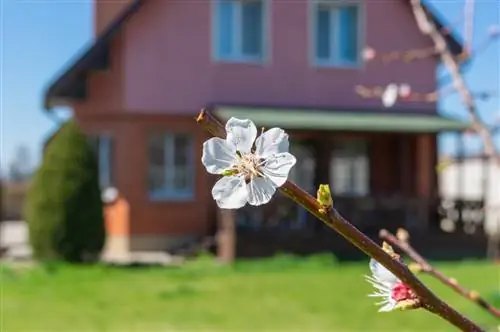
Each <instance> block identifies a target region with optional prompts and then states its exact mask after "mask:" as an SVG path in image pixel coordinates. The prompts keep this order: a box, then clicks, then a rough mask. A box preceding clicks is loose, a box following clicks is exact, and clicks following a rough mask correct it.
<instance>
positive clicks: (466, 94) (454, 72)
mask: <svg viewBox="0 0 500 332" xmlns="http://www.w3.org/2000/svg"><path fill="white" fill-rule="evenodd" d="M411 4H412V9H413V14H414V16H415V20H416V21H417V24H418V26H419V28H420V30H421V32H422V33H423V34H425V35H427V36H429V37H430V38H431V39H432V41H433V42H434V46H435V47H436V51H437V52H438V53H439V55H440V57H441V60H442V62H443V64H444V65H445V66H446V68H447V69H448V71H449V72H450V75H451V76H452V78H453V85H454V86H455V88H456V89H457V91H458V92H459V93H460V95H461V96H462V100H463V103H464V104H465V107H466V108H467V111H468V113H469V118H470V120H471V122H472V126H471V127H472V128H473V129H474V131H476V132H477V133H478V134H479V136H480V137H481V139H482V141H483V143H484V151H485V154H486V155H488V156H495V144H494V142H493V138H492V137H491V134H490V132H489V130H488V128H487V127H486V126H485V125H484V124H483V123H482V122H481V120H480V119H479V116H478V113H477V107H476V103H475V101H474V98H473V97H472V93H471V92H470V90H469V88H468V86H467V84H466V83H465V80H464V78H463V76H462V74H461V73H460V66H459V61H458V60H457V59H456V58H455V57H453V55H452V53H451V51H450V50H449V48H448V45H447V44H446V40H445V39H444V37H443V35H442V34H441V33H440V32H439V30H438V29H437V27H436V25H435V24H434V23H433V22H431V20H429V18H428V17H427V14H426V13H425V10H424V8H423V7H422V3H421V0H411ZM497 157H499V156H497Z"/></svg>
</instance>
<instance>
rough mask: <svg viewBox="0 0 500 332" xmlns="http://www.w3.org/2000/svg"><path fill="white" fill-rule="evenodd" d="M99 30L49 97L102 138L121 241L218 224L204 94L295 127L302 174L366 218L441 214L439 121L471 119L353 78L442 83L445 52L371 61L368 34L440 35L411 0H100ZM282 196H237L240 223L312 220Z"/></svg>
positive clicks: (420, 39) (170, 241)
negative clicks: (206, 149)
mask: <svg viewBox="0 0 500 332" xmlns="http://www.w3.org/2000/svg"><path fill="white" fill-rule="evenodd" d="M426 8H427V12H428V15H429V16H430V17H431V18H432V20H434V22H435V23H436V24H437V25H438V26H440V27H442V26H446V24H445V23H444V22H443V21H442V20H441V19H440V18H439V17H438V16H436V14H435V13H433V11H432V10H431V9H430V8H429V7H426ZM95 34H96V36H95V39H94V41H93V42H92V44H91V45H90V47H88V48H87V49H86V50H85V51H84V52H83V53H82V54H81V55H80V56H79V57H78V58H77V59H76V60H74V61H73V62H72V63H71V64H70V65H69V66H68V67H67V68H66V69H64V70H63V71H62V73H60V74H59V75H58V76H57V77H56V79H55V80H54V81H53V82H52V83H51V85H50V86H49V88H48V89H47V91H46V94H45V108H46V109H47V111H48V112H53V109H54V108H55V107H58V106H70V107H71V108H72V109H73V111H74V115H75V117H76V118H77V119H78V121H79V123H80V124H81V126H82V128H83V129H84V130H85V131H86V132H87V133H88V134H89V135H91V136H93V137H95V140H94V142H96V145H97V147H98V148H97V151H98V157H99V165H100V173H101V185H102V186H103V187H104V188H116V190H117V195H111V197H108V198H109V202H108V204H107V207H106V222H107V230H108V243H107V250H108V251H109V252H113V253H123V252H130V251H143V250H163V249H166V248H168V247H169V246H172V245H175V244H177V243H181V242H183V241H189V240H190V239H192V238H196V237H197V236H202V235H205V234H209V233H211V232H213V229H214V228H215V222H216V218H217V210H216V206H215V203H214V202H213V200H212V198H211V196H210V189H211V186H212V184H213V183H214V180H215V179H214V178H213V177H210V176H208V175H207V174H206V172H205V170H204V168H203V166H202V165H201V163H200V161H199V160H200V157H201V148H202V143H203V141H204V140H206V139H207V137H208V136H207V134H206V133H205V132H203V131H202V130H201V129H200V128H199V127H198V126H197V124H196V123H195V121H194V119H193V118H194V117H195V116H196V114H197V112H198V111H199V110H200V109H201V108H203V107H206V108H209V109H211V110H212V112H213V114H215V116H217V117H219V118H220V119H221V120H222V121H224V120H226V119H227V118H229V117H232V116H235V117H245V118H250V119H252V120H254V121H255V122H256V123H257V125H260V126H265V127H269V126H280V127H282V128H285V129H286V130H287V131H288V132H289V133H290V135H291V139H292V142H293V143H292V149H293V153H295V154H296V155H297V156H298V160H299V162H298V164H297V165H296V167H295V168H294V171H293V174H292V175H291V176H292V179H293V180H294V181H296V182H298V183H299V184H301V185H302V186H303V187H304V188H306V189H308V190H311V191H313V190H314V188H315V186H316V185H317V184H318V183H331V184H332V186H333V190H334V194H335V197H336V202H337V203H338V204H339V208H340V210H341V211H342V212H343V213H345V214H346V215H347V216H348V217H349V218H351V219H352V220H353V222H355V223H356V224H358V225H359V226H360V227H361V228H363V227H365V226H366V227H368V228H367V229H369V228H370V227H372V228H373V227H379V226H380V225H381V223H382V222H383V218H387V217H388V216H392V218H398V219H399V218H402V219H401V220H403V219H404V222H406V223H408V224H409V225H410V226H411V225H413V226H415V227H417V228H419V227H420V228H425V227H427V225H428V223H429V222H434V221H433V220H434V219H433V218H432V212H430V211H431V210H432V209H431V208H430V206H432V205H431V204H430V203H429V202H431V201H433V200H434V199H435V197H436V195H437V193H438V190H437V178H436V174H435V172H434V167H435V165H436V163H437V152H436V150H437V148H436V134H437V133H438V132H440V131H443V130H450V131H453V130H462V129H463V128H464V125H463V124H462V123H459V122H456V121H454V120H451V119H445V118H442V117H441V116H439V115H438V114H437V106H436V104H435V103H432V102H431V103H429V102H406V103H398V104H396V105H395V106H394V107H393V108H391V109H390V110H384V108H383V107H382V105H381V102H380V101H379V100H373V99H362V98H360V97H359V96H358V95H357V94H356V93H355V87H356V85H358V84H364V85H369V86H376V85H382V86H385V85H387V84H388V83H389V82H401V83H406V84H409V85H411V87H412V88H413V89H414V90H416V91H422V92H432V91H435V90H436V67H437V65H438V59H437V58H434V57H429V58H427V59H424V60H421V61H414V62H411V63H403V62H393V63H390V64H382V63H380V62H376V61H375V62H373V63H364V62H363V61H362V57H361V53H362V50H363V48H364V47H365V46H367V45H369V46H370V47H372V48H374V49H375V50H377V51H378V52H390V51H404V50H408V49H415V48H416V49H420V48H429V47H432V43H431V41H430V40H429V39H428V38H427V37H425V36H423V35H422V34H421V33H420V32H419V30H418V28H417V25H416V23H415V22H414V19H413V14H412V12H411V8H410V4H409V0H388V1H368V0H295V1H279V0H206V1H183V0H128V1H127V0H124V1H116V2H114V1H113V2H111V1H105V0H95ZM446 39H447V42H448V43H449V45H450V47H451V49H452V51H453V53H454V54H455V55H459V54H461V52H462V46H461V44H460V43H459V42H458V41H457V40H456V39H455V38H454V37H453V36H452V34H446ZM111 192H112V193H116V191H113V190H111ZM115 196H116V197H115ZM280 199H281V198H280V197H276V199H275V200H274V203H275V204H270V205H269V206H265V207H263V208H257V209H255V208H248V209H243V210H241V211H238V212H237V213H236V215H235V216H234V217H235V218H237V220H238V225H239V227H240V229H247V230H248V229H255V228H266V227H267V228H273V227H274V228H276V227H278V228H279V227H282V226H283V225H284V224H283V220H285V221H286V225H288V226H286V227H291V228H298V229H301V228H307V227H309V226H308V225H310V223H309V221H308V220H307V216H306V214H305V213H304V211H302V210H300V209H298V208H296V207H293V206H290V207H288V206H287V205H279V204H278V203H279V202H280ZM277 204H278V205H277ZM394 206H397V207H399V210H398V212H397V213H399V214H392V215H391V214H390V213H389V212H390V211H392V210H394V209H393V207H394ZM422 207H424V208H422ZM367 211H370V212H369V214H367V213H368V212H367ZM384 211H385V212H387V213H385V212H384ZM388 211H389V212H388ZM415 211H417V212H415ZM375 212H377V213H378V212H380V213H379V214H377V213H375ZM382 212H384V213H385V214H384V213H382ZM388 213H389V214H388ZM391 213H392V212H391ZM394 213H395V212H394ZM401 213H403V214H401ZM366 216H368V219H366V218H365V217H366ZM431 219H432V220H431ZM366 220H367V221H368V224H367V225H365V226H362V224H361V223H363V222H364V221H366ZM384 225H385V224H384Z"/></svg>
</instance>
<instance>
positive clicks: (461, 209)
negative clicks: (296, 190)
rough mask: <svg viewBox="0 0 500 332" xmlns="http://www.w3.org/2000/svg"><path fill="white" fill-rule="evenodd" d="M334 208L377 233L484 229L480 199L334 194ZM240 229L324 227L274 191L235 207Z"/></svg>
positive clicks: (279, 229) (477, 230)
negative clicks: (263, 200)
mask: <svg viewBox="0 0 500 332" xmlns="http://www.w3.org/2000/svg"><path fill="white" fill-rule="evenodd" d="M334 204H335V207H336V209H337V210H338V211H339V212H340V213H341V214H342V215H343V216H344V217H345V218H346V219H347V220H349V221H350V222H351V223H353V224H354V225H355V226H356V227H358V228H359V229H360V230H361V231H363V232H365V233H367V234H372V235H376V234H377V233H378V231H379V230H380V229H381V228H385V229H388V230H390V231H395V230H396V229H397V228H399V227H404V228H406V229H407V230H409V231H410V232H412V233H421V232H427V231H436V232H443V231H444V232H453V233H457V232H458V233H465V234H473V233H481V232H483V229H484V219H485V218H484V211H483V207H484V203H483V201H463V200H454V201H449V200H441V199H435V200H429V199H421V198H415V197H403V196H391V197H374V196H368V197H335V199H334ZM236 222H237V226H238V229H239V230H240V231H245V230H266V231H277V232H282V231H285V230H304V231H313V232H317V231H322V230H323V229H324V227H322V226H321V224H320V223H319V221H317V220H314V217H312V216H311V215H310V214H309V213H308V212H307V211H305V210H304V209H303V208H301V207H299V206H297V205H296V204H295V203H294V202H292V201H291V200H289V199H288V198H286V197H284V196H283V195H281V194H277V195H276V197H274V198H273V200H272V201H271V202H270V203H269V204H266V205H264V206H261V207H253V206H247V207H245V208H243V209H241V210H238V212H237V216H236Z"/></svg>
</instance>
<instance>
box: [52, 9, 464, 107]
mask: <svg viewBox="0 0 500 332" xmlns="http://www.w3.org/2000/svg"><path fill="white" fill-rule="evenodd" d="M404 1H406V2H408V4H409V3H410V0H404ZM144 2H145V0H135V1H134V2H132V3H131V4H130V5H129V6H128V7H126V8H125V9H124V10H123V12H122V13H121V14H120V15H118V17H117V18H116V19H115V20H114V21H113V22H111V23H110V25H109V26H108V27H107V28H106V29H105V30H104V31H103V32H102V33H101V34H99V35H98V36H97V37H96V38H95V39H94V40H93V41H92V43H91V45H90V46H88V47H86V48H85V50H84V51H83V52H82V54H81V55H80V56H78V57H77V58H76V59H75V60H73V61H71V62H70V65H69V66H68V67H67V68H65V69H64V70H63V71H62V73H61V74H59V75H57V77H56V79H55V80H54V81H53V82H52V83H51V84H50V86H49V87H48V89H47V90H46V92H45V95H44V108H45V109H46V110H49V109H51V108H52V107H53V106H54V105H55V104H64V103H65V102H66V101H72V100H83V99H85V97H86V93H87V91H86V84H87V77H88V76H89V75H90V73H91V72H92V71H93V70H102V69H107V68H108V67H109V62H110V52H111V51H110V45H111V41H112V40H113V39H114V37H115V36H116V35H117V34H118V33H119V32H120V31H121V29H122V27H123V26H124V24H125V22H127V20H128V19H129V18H130V17H132V16H133V14H134V13H135V12H137V10H138V9H139V8H140V6H141V5H142V4H143V3H144ZM424 9H425V10H426V12H427V13H428V14H429V15H430V17H431V19H432V20H433V21H434V23H435V24H436V26H437V27H438V28H439V29H442V28H443V27H445V26H449V25H448V24H447V22H446V21H445V20H444V19H443V18H442V17H441V16H439V14H437V12H436V10H435V9H433V8H432V7H431V6H429V4H427V3H425V4H424ZM445 37H446V39H447V42H448V45H449V47H450V49H451V51H452V52H453V54H455V55H459V54H461V53H462V50H463V45H462V44H461V42H460V41H459V40H458V39H457V38H456V37H455V36H453V34H452V33H451V32H450V33H448V34H446V35H445Z"/></svg>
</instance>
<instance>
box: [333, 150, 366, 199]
mask: <svg viewBox="0 0 500 332" xmlns="http://www.w3.org/2000/svg"><path fill="white" fill-rule="evenodd" d="M369 177H370V166H369V157H368V147H367V144H366V143H365V142H363V141H346V142H342V143H339V144H338V145H337V146H335V147H334V149H333V151H332V159H331V163H330V179H331V182H332V185H331V187H332V191H333V193H334V194H336V195H345V196H365V195H368V193H369V186H370V183H369V181H370V179H369Z"/></svg>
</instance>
